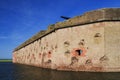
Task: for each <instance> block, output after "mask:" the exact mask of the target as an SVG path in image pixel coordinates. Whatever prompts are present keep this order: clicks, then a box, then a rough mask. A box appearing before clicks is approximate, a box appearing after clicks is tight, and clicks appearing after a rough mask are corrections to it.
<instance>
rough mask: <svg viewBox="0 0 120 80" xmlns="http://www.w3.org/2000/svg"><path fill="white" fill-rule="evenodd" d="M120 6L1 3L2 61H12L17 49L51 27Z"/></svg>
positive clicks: (70, 1) (54, 0)
mask: <svg viewBox="0 0 120 80" xmlns="http://www.w3.org/2000/svg"><path fill="white" fill-rule="evenodd" d="M109 7H113V8H115V7H117V8H118V7H120V0H0V59H3V58H12V51H13V49H14V48H15V47H17V46H18V45H20V44H21V43H23V42H24V41H25V40H27V39H28V38H30V37H31V36H32V35H34V34H36V33H37V32H38V31H40V30H44V29H46V28H47V26H48V25H49V24H53V23H56V22H59V21H63V19H61V18H60V16H68V17H74V16H77V15H81V14H83V13H84V12H87V11H90V10H95V9H99V8H109Z"/></svg>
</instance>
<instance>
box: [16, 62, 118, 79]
mask: <svg viewBox="0 0 120 80" xmlns="http://www.w3.org/2000/svg"><path fill="white" fill-rule="evenodd" d="M14 67H15V68H14V79H15V80H119V79H120V76H119V75H120V73H98V72H67V71H55V70H49V69H41V68H36V67H31V66H26V65H19V64H15V65H14Z"/></svg>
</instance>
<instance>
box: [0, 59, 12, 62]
mask: <svg viewBox="0 0 120 80" xmlns="http://www.w3.org/2000/svg"><path fill="white" fill-rule="evenodd" d="M0 62H12V59H0Z"/></svg>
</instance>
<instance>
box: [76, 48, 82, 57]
mask: <svg viewBox="0 0 120 80" xmlns="http://www.w3.org/2000/svg"><path fill="white" fill-rule="evenodd" d="M75 52H76V53H77V54H78V55H79V56H80V55H81V54H82V52H83V51H82V50H81V49H80V50H76V51H75Z"/></svg>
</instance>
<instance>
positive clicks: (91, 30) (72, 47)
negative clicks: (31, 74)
mask: <svg viewBox="0 0 120 80" xmlns="http://www.w3.org/2000/svg"><path fill="white" fill-rule="evenodd" d="M13 62H14V63H20V64H27V65H32V66H37V67H43V68H51V69H57V70H71V71H101V72H109V71H111V72H114V71H120V8H108V9H100V10H95V11H90V12H87V13H85V14H83V15H82V16H76V17H74V18H71V19H68V20H65V21H64V22H58V23H56V24H53V25H50V26H48V29H47V30H46V31H40V32H39V33H38V34H36V35H34V36H33V37H32V38H30V39H28V40H27V41H25V42H24V43H23V44H21V45H20V46H18V47H17V48H16V49H15V50H14V51H13Z"/></svg>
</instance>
